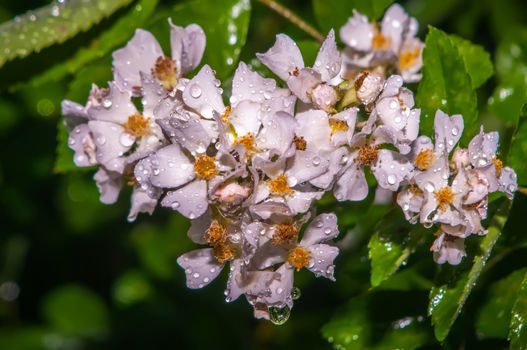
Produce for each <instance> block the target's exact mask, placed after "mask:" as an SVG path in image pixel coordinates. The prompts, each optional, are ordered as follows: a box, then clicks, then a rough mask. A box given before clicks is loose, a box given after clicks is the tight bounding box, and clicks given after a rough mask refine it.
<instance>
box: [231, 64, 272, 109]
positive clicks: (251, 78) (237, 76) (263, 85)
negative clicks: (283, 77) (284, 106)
mask: <svg viewBox="0 0 527 350" xmlns="http://www.w3.org/2000/svg"><path fill="white" fill-rule="evenodd" d="M275 90H276V81H275V80H274V79H267V78H264V77H262V76H261V75H260V74H258V73H256V72H253V71H252V70H251V69H250V68H249V67H248V66H247V65H246V64H245V63H244V62H240V63H239V65H238V68H237V69H236V72H235V73H234V78H233V80H232V95H231V98H230V103H231V105H232V106H233V107H235V106H236V105H237V104H238V103H239V102H240V101H243V100H249V101H253V102H260V103H261V102H263V101H265V100H268V99H271V98H272V97H274V95H275Z"/></svg>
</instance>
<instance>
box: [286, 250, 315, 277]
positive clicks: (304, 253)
mask: <svg viewBox="0 0 527 350" xmlns="http://www.w3.org/2000/svg"><path fill="white" fill-rule="evenodd" d="M309 258H310V254H309V250H307V249H306V248H304V247H300V246H297V247H295V248H293V249H291V250H290V251H289V254H288V255H287V262H288V263H290V264H291V265H292V266H293V267H294V268H295V269H296V270H297V271H299V270H300V269H301V268H303V267H304V266H306V265H307V264H308V263H309Z"/></svg>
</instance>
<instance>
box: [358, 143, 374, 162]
mask: <svg viewBox="0 0 527 350" xmlns="http://www.w3.org/2000/svg"><path fill="white" fill-rule="evenodd" d="M378 154H379V146H378V145H373V146H372V145H369V144H366V145H364V146H361V147H360V148H359V155H358V157H357V160H358V161H359V163H360V164H362V165H372V164H373V163H374V162H375V161H376V160H377V155H378Z"/></svg>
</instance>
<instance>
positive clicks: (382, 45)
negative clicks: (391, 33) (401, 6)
mask: <svg viewBox="0 0 527 350" xmlns="http://www.w3.org/2000/svg"><path fill="white" fill-rule="evenodd" d="M371 46H373V48H374V49H377V50H386V49H387V48H389V47H390V39H389V38H387V37H385V36H384V35H382V33H379V32H377V34H375V35H374V36H373V39H371Z"/></svg>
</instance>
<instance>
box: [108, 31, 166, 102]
mask: <svg viewBox="0 0 527 350" xmlns="http://www.w3.org/2000/svg"><path fill="white" fill-rule="evenodd" d="M112 57H113V63H112V66H113V72H114V78H115V80H116V83H117V84H118V85H119V87H120V88H121V89H123V90H126V91H129V92H130V93H134V90H135V89H134V88H135V87H138V86H141V77H140V76H139V72H144V73H150V72H151V70H152V68H153V67H154V65H155V63H156V60H157V59H158V58H159V57H164V54H163V50H162V49H161V46H159V43H158V42H157V40H156V38H155V37H154V36H153V35H152V33H150V32H147V31H146V30H143V29H137V30H136V31H135V35H134V37H133V38H132V39H131V40H130V41H129V42H128V44H126V46H125V47H124V48H122V49H119V50H117V51H114V53H113V54H112Z"/></svg>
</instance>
